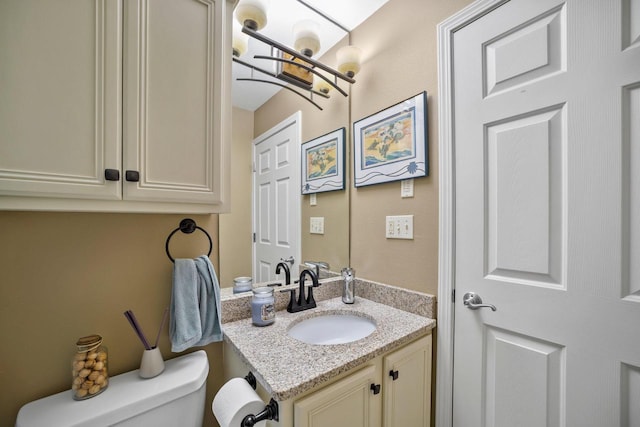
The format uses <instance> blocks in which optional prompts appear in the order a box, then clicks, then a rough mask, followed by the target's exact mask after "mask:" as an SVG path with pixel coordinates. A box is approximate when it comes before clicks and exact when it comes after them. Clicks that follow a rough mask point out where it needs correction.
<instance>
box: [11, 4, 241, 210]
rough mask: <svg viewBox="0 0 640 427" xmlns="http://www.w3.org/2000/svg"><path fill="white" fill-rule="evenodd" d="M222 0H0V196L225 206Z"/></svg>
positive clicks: (75, 206) (226, 53)
mask: <svg viewBox="0 0 640 427" xmlns="http://www.w3.org/2000/svg"><path fill="white" fill-rule="evenodd" d="M231 14H232V2H231V1H229V0H124V1H123V0H95V1H91V0H64V1H55V2H51V1H49V0H29V1H21V0H5V1H2V2H0V63H2V64H3V65H2V71H1V72H0V94H1V97H2V101H1V102H0V138H1V140H0V209H34V210H80V211H121V212H191V213H207V212H223V211H225V210H227V209H228V198H229V191H228V185H229V177H228V164H229V147H228V144H229V143H230V127H231V125H230V118H231V106H230V79H231V52H230V49H231V47H230V46H231V43H230V32H231Z"/></svg>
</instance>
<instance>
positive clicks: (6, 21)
mask: <svg viewBox="0 0 640 427" xmlns="http://www.w3.org/2000/svg"><path fill="white" fill-rule="evenodd" d="M121 8H122V2H121V1H117V0H114V1H106V0H66V1H51V0H30V1H25V0H2V1H0V64H1V65H0V99H1V102H0V195H2V196H46V197H54V198H81V199H82V198H92V199H119V198H120V197H121V184H120V183H119V182H115V181H105V178H104V176H105V169H115V170H120V169H121V167H120V163H121V126H120V124H121V110H120V108H121V107H120V105H121V104H120V95H119V94H120V91H121V88H120V75H121V38H120V35H121V34H122V25H121ZM5 203H8V199H7V198H0V207H2V206H3V205H4V206H5V207H6V206H7V205H5Z"/></svg>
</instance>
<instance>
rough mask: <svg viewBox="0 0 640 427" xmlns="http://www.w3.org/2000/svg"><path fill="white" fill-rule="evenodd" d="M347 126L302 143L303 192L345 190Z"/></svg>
mask: <svg viewBox="0 0 640 427" xmlns="http://www.w3.org/2000/svg"><path fill="white" fill-rule="evenodd" d="M344 135H345V128H340V129H336V130H334V131H332V132H329V133H328V134H326V135H322V136H320V137H318V138H315V139H312V140H311V141H307V142H305V143H304V144H302V159H301V160H302V164H301V165H300V166H301V167H300V169H301V170H302V194H312V193H322V192H325V191H335V190H344Z"/></svg>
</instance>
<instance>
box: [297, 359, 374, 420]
mask: <svg viewBox="0 0 640 427" xmlns="http://www.w3.org/2000/svg"><path fill="white" fill-rule="evenodd" d="M376 368H378V367H377V366H375V365H369V366H366V367H364V368H362V369H360V370H358V371H357V372H355V373H352V374H350V375H349V376H347V377H345V378H342V379H341V380H339V381H336V382H334V383H333V384H330V385H328V386H325V387H323V388H321V389H320V390H318V391H316V392H314V393H311V394H310V395H308V396H306V397H303V398H301V399H298V400H296V401H295V402H294V403H293V412H294V415H293V418H294V420H295V422H294V425H295V426H296V427H321V426H323V427H326V426H331V427H341V426H345V427H347V426H349V427H373V426H380V408H381V404H380V403H381V402H380V401H381V397H382V396H381V392H380V389H379V388H378V387H380V372H379V369H376ZM372 387H374V388H376V389H377V393H375V394H374V392H373V391H372V389H371V388H372ZM285 425H287V424H285Z"/></svg>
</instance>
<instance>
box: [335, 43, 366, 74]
mask: <svg viewBox="0 0 640 427" xmlns="http://www.w3.org/2000/svg"><path fill="white" fill-rule="evenodd" d="M361 55H362V51H361V50H360V49H358V48H357V47H355V46H345V47H342V48H340V49H338V52H336V59H337V61H338V71H340V72H341V73H342V74H345V75H347V76H349V77H353V76H355V75H356V74H357V73H358V71H360V57H361Z"/></svg>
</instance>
